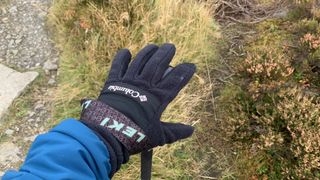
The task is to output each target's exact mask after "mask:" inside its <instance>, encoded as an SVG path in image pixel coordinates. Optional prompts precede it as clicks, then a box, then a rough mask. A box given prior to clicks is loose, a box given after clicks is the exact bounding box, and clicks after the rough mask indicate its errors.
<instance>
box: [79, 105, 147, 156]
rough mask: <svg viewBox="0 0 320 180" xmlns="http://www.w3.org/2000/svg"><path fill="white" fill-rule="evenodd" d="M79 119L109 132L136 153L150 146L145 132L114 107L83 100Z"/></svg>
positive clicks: (132, 152)
mask: <svg viewBox="0 0 320 180" xmlns="http://www.w3.org/2000/svg"><path fill="white" fill-rule="evenodd" d="M82 107H83V110H82V113H81V118H80V119H81V120H82V121H85V122H88V123H90V124H96V125H98V126H100V127H102V128H103V129H104V130H105V131H108V132H110V133H111V134H112V135H113V136H114V137H115V138H117V139H118V141H120V142H121V143H122V144H123V145H124V146H125V147H126V149H127V150H128V152H129V153H130V154H136V153H139V152H141V151H142V150H145V149H149V148H151V147H152V146H151V144H150V142H149V139H148V137H147V136H146V134H145V132H144V131H143V130H142V129H141V128H140V127H139V126H138V125H136V124H135V123H134V122H133V121H132V120H130V119H129V118H128V117H126V116H125V115H124V114H122V113H120V112H119V111H117V110H115V109H114V108H112V107H110V106H108V105H107V104H104V103H103V102H100V101H96V100H84V101H83V103H82Z"/></svg>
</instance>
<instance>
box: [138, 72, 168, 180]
mask: <svg viewBox="0 0 320 180" xmlns="http://www.w3.org/2000/svg"><path fill="white" fill-rule="evenodd" d="M172 69H173V67H171V66H169V67H168V69H167V70H166V71H165V72H164V74H163V76H162V79H163V78H164V77H165V76H166V75H167V74H168V73H169V72H170V71H171V70H172ZM152 153H153V151H152V149H150V150H146V151H142V152H141V180H150V179H151V171H152Z"/></svg>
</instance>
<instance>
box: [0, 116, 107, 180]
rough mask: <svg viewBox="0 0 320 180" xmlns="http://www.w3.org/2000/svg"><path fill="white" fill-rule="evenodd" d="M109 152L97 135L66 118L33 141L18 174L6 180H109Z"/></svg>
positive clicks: (12, 172)
mask: <svg viewBox="0 0 320 180" xmlns="http://www.w3.org/2000/svg"><path fill="white" fill-rule="evenodd" d="M110 171H111V165H110V162H109V152H108V150H107V148H106V147H105V145H104V144H103V142H102V141H101V140H100V139H99V138H98V136H97V135H96V134H95V133H94V132H93V131H92V130H91V129H89V128H88V127H87V126H85V125H84V124H82V123H81V122H79V121H77V120H75V119H67V120H65V121H63V122H62V123H61V124H59V125H58V126H56V127H55V128H53V129H52V130H51V131H49V132H48V133H46V134H43V135H39V136H38V137H37V138H36V140H35V141H34V142H33V144H32V146H31V148H30V150H29V153H28V155H27V157H26V159H25V162H24V164H23V165H22V166H21V168H20V170H19V171H12V170H11V171H7V172H6V173H5V175H4V176H3V180H7V179H109V173H110Z"/></svg>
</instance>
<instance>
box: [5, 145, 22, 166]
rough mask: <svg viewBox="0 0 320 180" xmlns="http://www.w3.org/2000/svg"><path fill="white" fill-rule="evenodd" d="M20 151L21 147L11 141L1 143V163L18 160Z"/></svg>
mask: <svg viewBox="0 0 320 180" xmlns="http://www.w3.org/2000/svg"><path fill="white" fill-rule="evenodd" d="M20 153H21V152H20V149H19V148H18V147H17V146H16V145H15V144H13V143H11V142H5V143H2V144H0V165H5V164H7V163H9V162H10V163H16V162H18V161H19V160H20V158H19V154H20Z"/></svg>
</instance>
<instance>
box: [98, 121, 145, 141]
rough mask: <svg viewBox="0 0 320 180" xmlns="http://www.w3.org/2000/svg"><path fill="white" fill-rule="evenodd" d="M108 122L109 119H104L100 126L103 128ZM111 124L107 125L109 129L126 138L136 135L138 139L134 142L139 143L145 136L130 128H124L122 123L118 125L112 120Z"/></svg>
mask: <svg viewBox="0 0 320 180" xmlns="http://www.w3.org/2000/svg"><path fill="white" fill-rule="evenodd" d="M109 121H110V118H108V117H106V118H105V119H104V120H103V121H101V123H100V126H105V125H106V124H107V123H108V122H109ZM112 121H113V123H112V124H109V125H108V126H106V127H108V128H109V129H114V130H115V131H119V132H121V133H122V134H124V135H126V136H128V137H129V138H132V137H133V136H134V135H135V134H137V135H138V136H139V138H138V139H137V140H136V142H138V143H139V142H141V141H142V140H143V139H144V138H145V137H146V136H145V135H144V134H143V133H141V132H138V130H136V129H134V128H132V127H130V126H126V125H125V124H123V123H119V122H118V121H116V120H112Z"/></svg>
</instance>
